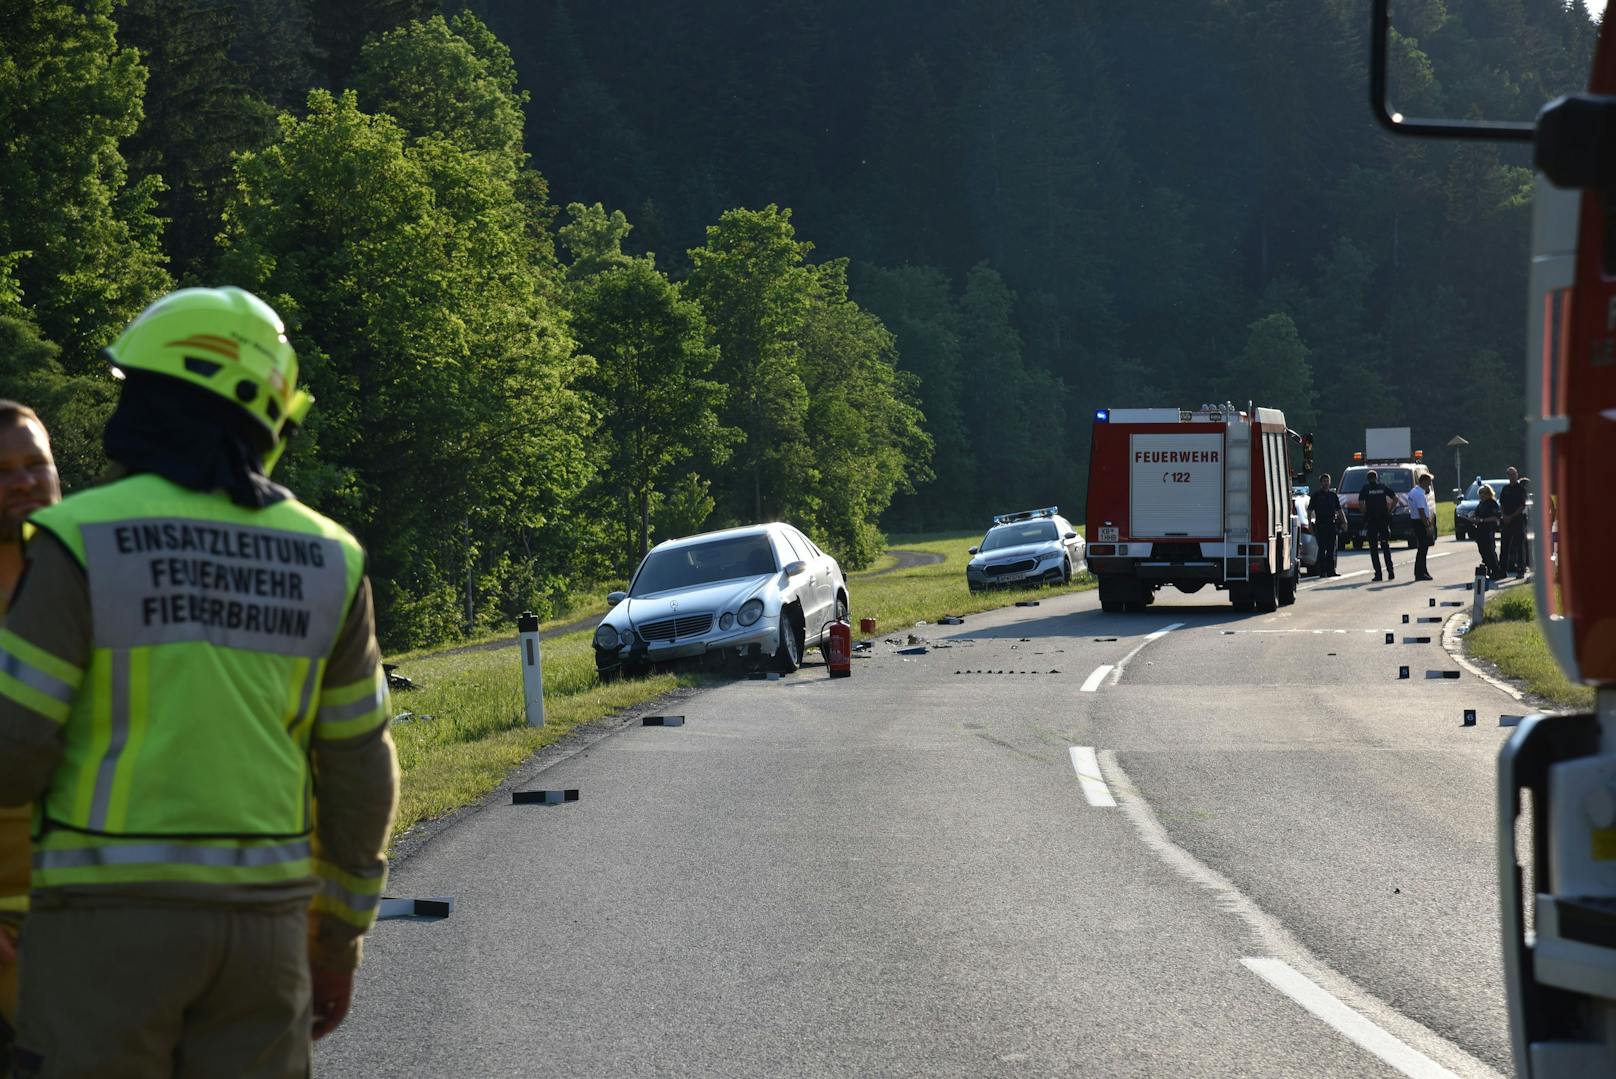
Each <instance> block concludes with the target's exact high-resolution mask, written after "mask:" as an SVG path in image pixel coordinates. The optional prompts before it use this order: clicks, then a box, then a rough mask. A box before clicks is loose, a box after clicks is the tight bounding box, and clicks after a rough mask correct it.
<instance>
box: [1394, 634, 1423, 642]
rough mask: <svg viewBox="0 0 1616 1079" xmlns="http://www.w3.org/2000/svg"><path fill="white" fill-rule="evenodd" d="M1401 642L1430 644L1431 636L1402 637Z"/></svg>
mask: <svg viewBox="0 0 1616 1079" xmlns="http://www.w3.org/2000/svg"><path fill="white" fill-rule="evenodd" d="M1388 636H1389V634H1388ZM1403 643H1404V644H1430V643H1431V638H1429V637H1404V638H1403Z"/></svg>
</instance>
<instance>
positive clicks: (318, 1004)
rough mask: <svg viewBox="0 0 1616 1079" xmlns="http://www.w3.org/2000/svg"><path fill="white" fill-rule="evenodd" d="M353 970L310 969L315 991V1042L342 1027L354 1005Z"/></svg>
mask: <svg viewBox="0 0 1616 1079" xmlns="http://www.w3.org/2000/svg"><path fill="white" fill-rule="evenodd" d="M353 979H354V972H353V971H351V970H322V969H321V968H319V967H310V968H309V981H310V983H311V984H312V986H313V989H314V1040H315V1041H319V1040H320V1039H321V1038H323V1037H325V1036H326V1035H327V1034H330V1033H331V1032H332V1031H333V1030H336V1029H337V1027H338V1026H340V1025H341V1023H342V1020H343V1019H344V1018H345V1017H346V1016H347V1014H348V1006H349V1005H350V1004H352V1003H353Z"/></svg>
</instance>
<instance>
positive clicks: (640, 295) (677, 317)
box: [572, 259, 736, 575]
mask: <svg viewBox="0 0 1616 1079" xmlns="http://www.w3.org/2000/svg"><path fill="white" fill-rule="evenodd" d="M572 297H573V329H574V332H575V333H576V335H577V337H578V343H579V347H580V348H581V349H583V350H584V351H585V352H586V353H588V354H589V355H591V356H592V357H594V360H595V371H594V374H593V375H591V376H590V377H589V378H587V379H586V380H584V382H583V384H582V385H583V387H584V389H585V390H586V391H587V392H588V393H589V394H590V395H591V396H592V398H593V401H594V404H595V407H596V409H597V410H598V411H599V413H600V415H601V419H602V422H601V430H600V437H601V438H603V439H604V440H605V442H606V444H607V448H606V451H605V454H604V457H605V460H604V462H603V464H604V467H603V469H602V471H601V480H600V483H601V484H602V485H603V486H604V487H605V488H607V489H608V491H610V493H611V494H613V495H616V497H615V498H614V499H612V502H613V504H614V507H615V509H616V511H617V512H616V514H615V516H616V519H617V520H618V521H620V522H621V523H622V526H623V529H622V533H621V540H622V546H621V547H620V548H619V549H620V550H621V551H622V552H623V555H624V557H623V560H622V562H621V563H620V564H619V565H620V569H621V571H622V572H623V573H624V574H625V575H626V574H628V573H630V572H632V570H633V568H634V566H635V565H637V564H638V562H639V560H640V559H641V558H643V557H645V552H646V550H647V549H648V547H649V544H650V536H651V520H652V504H653V498H654V496H655V495H657V494H658V493H659V492H661V491H665V490H667V489H668V488H669V487H671V486H672V484H673V481H674V479H675V477H676V476H679V475H681V474H687V473H688V470H687V468H686V466H687V465H688V464H689V463H690V462H692V461H702V462H707V461H711V462H713V463H715V464H720V463H722V462H723V461H724V459H725V458H726V457H727V456H728V447H729V444H730V442H731V441H732V440H733V438H734V437H735V435H736V432H734V431H732V430H730V429H728V428H725V427H723V426H721V425H720V423H719V420H718V410H719V408H720V407H722V405H723V403H724V396H725V395H724V387H723V386H722V385H721V384H719V383H718V382H715V381H713V380H712V379H711V378H710V377H708V376H709V375H710V373H711V371H712V368H713V365H714V363H715V362H716V361H717V358H718V352H717V350H716V349H715V348H714V347H713V346H712V345H711V344H710V343H709V341H708V337H707V323H706V319H705V318H703V317H702V313H701V308H700V307H699V306H698V305H697V304H696V303H695V302H694V301H692V300H687V299H685V298H684V297H683V296H682V295H681V294H680V289H679V287H678V286H676V285H674V284H672V283H671V282H669V281H668V279H667V278H666V277H664V276H662V274H661V273H659V272H658V271H657V268H656V266H655V265H654V264H653V263H652V262H651V260H649V259H630V260H627V261H625V262H622V263H621V264H619V265H616V266H611V267H609V268H607V269H605V270H602V271H600V272H599V273H596V274H594V275H593V276H591V277H588V278H586V279H584V280H583V281H581V282H580V283H579V284H578V285H577V286H576V288H575V289H574V290H573V293H572Z"/></svg>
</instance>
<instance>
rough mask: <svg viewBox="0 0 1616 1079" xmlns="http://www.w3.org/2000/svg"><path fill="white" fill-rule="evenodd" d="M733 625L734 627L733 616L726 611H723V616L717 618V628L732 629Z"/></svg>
mask: <svg viewBox="0 0 1616 1079" xmlns="http://www.w3.org/2000/svg"><path fill="white" fill-rule="evenodd" d="M734 627H735V616H734V615H732V614H730V613H728V612H727V611H726V612H725V613H724V615H723V617H721V618H719V620H718V628H719V629H733V628H734Z"/></svg>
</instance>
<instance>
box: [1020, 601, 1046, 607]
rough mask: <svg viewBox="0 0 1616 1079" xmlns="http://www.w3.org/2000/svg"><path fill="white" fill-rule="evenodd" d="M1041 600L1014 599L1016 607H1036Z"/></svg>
mask: <svg viewBox="0 0 1616 1079" xmlns="http://www.w3.org/2000/svg"><path fill="white" fill-rule="evenodd" d="M1041 602H1043V601H1042V600H1036V599H1018V600H1016V606H1017V607H1036V606H1038V604H1040V603H1041Z"/></svg>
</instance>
